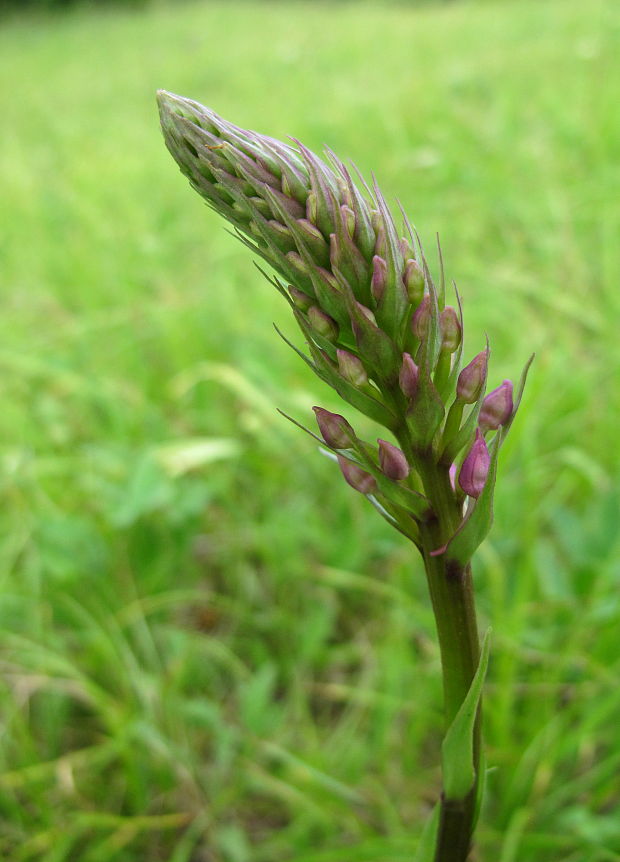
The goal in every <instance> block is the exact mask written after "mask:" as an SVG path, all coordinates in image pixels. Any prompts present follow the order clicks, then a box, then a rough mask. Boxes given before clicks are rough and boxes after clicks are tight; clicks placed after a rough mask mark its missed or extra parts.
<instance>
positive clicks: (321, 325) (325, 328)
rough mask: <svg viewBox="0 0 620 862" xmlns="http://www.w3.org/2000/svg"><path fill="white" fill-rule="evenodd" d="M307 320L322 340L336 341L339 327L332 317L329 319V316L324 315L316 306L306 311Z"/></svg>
mask: <svg viewBox="0 0 620 862" xmlns="http://www.w3.org/2000/svg"><path fill="white" fill-rule="evenodd" d="M308 320H309V321H310V326H311V327H312V328H313V329H314V330H316V332H318V333H319V335H322V336H323V338H326V339H327V340H328V341H337V340H338V333H339V331H340V330H339V327H338V324H337V323H336V321H335V320H334V319H333V317H330V316H329V314H325V312H324V311H323V309H321V308H319V307H318V305H313V306H312V307H311V308H310V309H308Z"/></svg>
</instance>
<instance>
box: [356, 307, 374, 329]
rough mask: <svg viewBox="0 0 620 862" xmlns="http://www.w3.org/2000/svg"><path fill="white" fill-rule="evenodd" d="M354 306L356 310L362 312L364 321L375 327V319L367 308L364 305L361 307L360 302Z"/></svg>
mask: <svg viewBox="0 0 620 862" xmlns="http://www.w3.org/2000/svg"><path fill="white" fill-rule="evenodd" d="M355 304H356V305H357V307H358V309H359V310H360V311H361V312H362V314H363V315H364V317H365V318H366V320H369V321H370V322H371V323H373V324H374V325H375V326H376V325H377V318H376V317H375V316H374V314H373V313H372V311H371V310H370V309H369V308H367V307H366V306H365V305H362V303H361V302H356V303H355Z"/></svg>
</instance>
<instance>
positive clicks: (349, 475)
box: [338, 455, 377, 494]
mask: <svg viewBox="0 0 620 862" xmlns="http://www.w3.org/2000/svg"><path fill="white" fill-rule="evenodd" d="M338 464H339V465H340V469H341V470H342V475H343V476H344V478H345V479H346V481H347V482H348V483H349V485H350V486H351V487H352V488H355V490H356V491H359V492H360V494H374V493H375V492H376V490H377V481H376V479H375V478H374V476H371V474H370V473H367V472H366V470H362V468H361V467H358V466H357V464H354V463H353V462H352V461H348V460H347V459H346V458H343V457H342V455H339V456H338Z"/></svg>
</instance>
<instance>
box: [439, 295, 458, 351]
mask: <svg viewBox="0 0 620 862" xmlns="http://www.w3.org/2000/svg"><path fill="white" fill-rule="evenodd" d="M439 326H440V329H441V349H442V350H445V351H446V353H454V351H455V350H456V348H457V347H458V346H459V344H460V343H461V335H462V327H461V322H460V320H459V318H458V315H457V313H456V310H455V309H454V308H453V307H452V306H451V305H447V306H446V307H445V308H444V310H443V311H442V312H441V315H440V317H439Z"/></svg>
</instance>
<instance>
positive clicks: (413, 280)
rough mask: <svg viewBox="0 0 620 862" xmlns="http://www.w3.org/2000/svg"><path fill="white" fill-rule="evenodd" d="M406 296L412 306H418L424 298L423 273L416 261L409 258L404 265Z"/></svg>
mask: <svg viewBox="0 0 620 862" xmlns="http://www.w3.org/2000/svg"><path fill="white" fill-rule="evenodd" d="M403 280H404V282H405V287H406V289H407V296H408V297H409V302H411V304H412V305H418V303H420V302H421V301H422V297H423V296H424V273H423V272H422V268H421V267H420V264H419V263H418V262H417V260H414V259H413V258H409V260H408V261H407V262H406V263H405V275H404V279H403Z"/></svg>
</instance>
